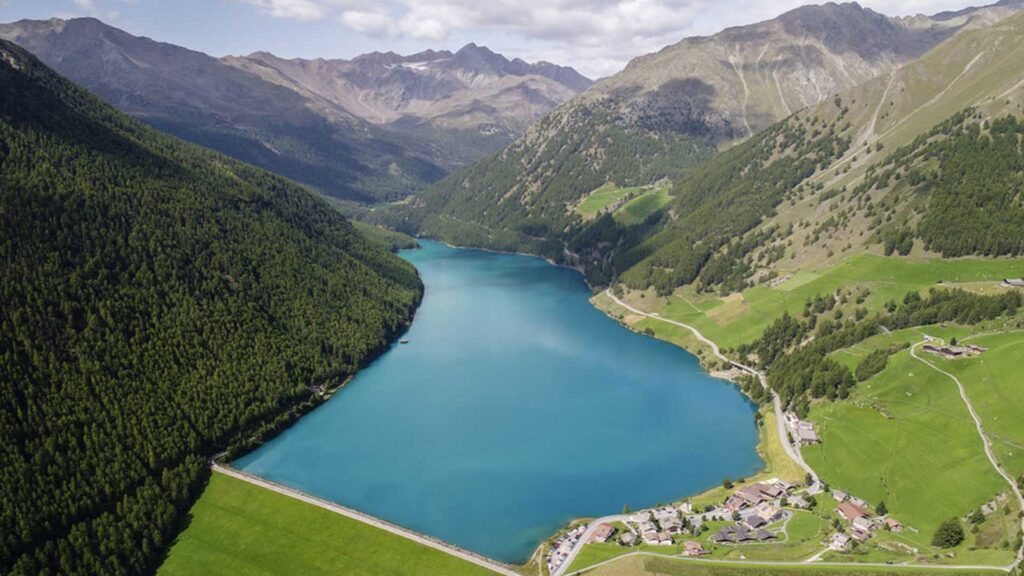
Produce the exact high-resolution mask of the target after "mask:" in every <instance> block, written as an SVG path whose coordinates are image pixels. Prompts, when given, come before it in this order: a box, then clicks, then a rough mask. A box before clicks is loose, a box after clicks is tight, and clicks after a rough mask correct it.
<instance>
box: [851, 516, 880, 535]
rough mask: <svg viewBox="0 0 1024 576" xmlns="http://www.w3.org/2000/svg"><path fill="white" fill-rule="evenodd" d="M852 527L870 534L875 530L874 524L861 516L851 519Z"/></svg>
mask: <svg viewBox="0 0 1024 576" xmlns="http://www.w3.org/2000/svg"><path fill="white" fill-rule="evenodd" d="M853 527H854V528H855V529H857V530H863V531H864V532H871V531H872V530H874V529H875V524H874V522H872V521H871V520H870V519H869V518H868V517H867V516H861V517H860V518H854V519H853Z"/></svg>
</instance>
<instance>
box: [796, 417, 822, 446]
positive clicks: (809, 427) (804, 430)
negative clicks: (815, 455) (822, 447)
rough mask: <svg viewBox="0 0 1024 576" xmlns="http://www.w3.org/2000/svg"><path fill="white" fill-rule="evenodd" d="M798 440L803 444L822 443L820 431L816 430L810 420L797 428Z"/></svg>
mask: <svg viewBox="0 0 1024 576" xmlns="http://www.w3.org/2000/svg"><path fill="white" fill-rule="evenodd" d="M796 441H797V442H799V443H800V445H801V446H806V445H808V444H820V443H821V438H818V433H817V432H815V431H814V425H813V424H811V423H810V422H801V423H800V426H799V427H797V429H796Z"/></svg>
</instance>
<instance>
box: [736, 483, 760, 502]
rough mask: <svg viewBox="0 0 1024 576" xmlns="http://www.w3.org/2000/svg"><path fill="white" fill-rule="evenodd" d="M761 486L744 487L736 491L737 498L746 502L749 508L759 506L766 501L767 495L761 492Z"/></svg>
mask: <svg viewBox="0 0 1024 576" xmlns="http://www.w3.org/2000/svg"><path fill="white" fill-rule="evenodd" d="M760 486H761V485H760V484H751V485H750V486H744V487H743V488H740V489H739V490H737V491H736V494H735V496H737V497H739V498H742V499H743V500H746V502H747V504H748V505H749V506H757V505H758V504H760V503H761V502H764V501H765V500H766V498H765V495H764V494H763V493H762V492H761V488H760Z"/></svg>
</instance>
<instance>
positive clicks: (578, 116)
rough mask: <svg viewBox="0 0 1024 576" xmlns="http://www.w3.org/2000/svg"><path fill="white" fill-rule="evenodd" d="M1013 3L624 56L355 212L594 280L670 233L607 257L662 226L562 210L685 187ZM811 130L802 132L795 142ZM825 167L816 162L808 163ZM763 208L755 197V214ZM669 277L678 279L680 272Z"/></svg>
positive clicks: (828, 18) (816, 10)
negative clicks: (423, 178)
mask: <svg viewBox="0 0 1024 576" xmlns="http://www.w3.org/2000/svg"><path fill="white" fill-rule="evenodd" d="M1020 8H1021V3H1020V2H1019V0H1005V1H1003V2H1000V3H998V4H995V5H992V6H988V7H983V8H968V9H965V10H962V11H960V12H957V13H943V14H936V15H934V16H930V17H929V16H918V17H914V18H890V17H887V16H883V15H881V14H878V13H876V12H873V11H871V10H870V9H866V8H863V7H861V6H859V5H857V4H855V3H844V4H834V3H829V4H825V5H821V6H805V7H802V8H798V9H796V10H792V11H790V12H787V13H785V14H783V15H781V16H779V17H778V18H775V19H772V20H768V21H765V22H760V23H757V24H752V25H749V26H741V27H736V28H730V29H727V30H724V31H722V32H720V33H718V34H715V35H713V36H708V37H694V38H687V39H684V40H683V41H681V42H679V43H677V44H674V45H672V46H668V47H666V48H664V49H662V50H660V51H658V52H656V53H653V54H648V55H645V56H642V57H639V58H636V59H635V60H633V61H632V62H631V63H630V64H629V65H628V66H627V67H626V69H625V70H623V71H622V72H620V73H618V74H615V75H614V76H611V77H609V78H607V79H604V80H602V81H600V82H598V83H597V84H595V85H594V87H592V88H591V89H590V90H588V91H587V92H586V93H584V94H581V95H580V96H577V97H576V98H574V99H572V100H570V101H569V102H567V103H566V104H564V105H562V106H560V107H559V108H557V109H556V110H554V111H553V112H551V113H550V114H549V115H547V116H546V117H544V118H543V119H541V120H540V121H538V122H537V123H536V124H535V125H534V126H533V127H531V129H530V130H528V131H527V132H526V133H525V134H524V135H523V136H522V137H520V138H519V139H518V140H517V141H516V142H514V143H513V144H512V145H511V146H509V147H508V148H507V149H505V150H504V151H502V152H501V153H499V154H498V155H496V156H494V157H492V158H489V159H486V160H483V161H481V162H479V163H478V164H476V165H474V166H471V167H469V168H467V169H464V170H461V171H458V172H455V173H453V174H451V175H449V176H448V177H447V178H445V179H444V180H442V181H440V182H439V183H437V184H435V185H433V186H432V187H430V188H428V190H427V191H426V192H425V193H424V195H423V196H422V198H418V199H416V200H415V201H414V202H412V203H411V204H402V205H399V206H394V207H392V208H390V209H389V210H384V211H379V210H378V211H374V212H373V213H372V214H370V215H369V216H368V217H369V218H371V219H375V220H376V221H378V222H380V223H383V224H387V225H390V226H395V227H401V228H403V229H404V230H406V231H419V232H422V233H425V234H428V235H432V236H437V237H442V238H444V239H446V240H448V241H451V242H455V243H459V244H467V245H477V246H486V247H491V248H498V249H504V250H511V249H514V250H526V251H532V252H536V253H540V254H543V255H545V256H548V257H550V258H554V259H557V260H560V261H565V262H569V263H573V264H577V265H579V266H581V267H585V268H587V269H588V274H589V275H590V276H591V277H592V279H594V280H595V281H596V282H599V283H604V282H607V281H608V280H609V279H610V278H613V277H615V276H616V275H617V274H618V273H621V272H622V271H623V270H624V268H623V264H629V263H631V262H635V261H636V260H637V259H638V258H639V259H642V258H643V257H644V255H645V253H650V252H651V251H652V250H653V249H655V248H661V247H662V246H663V245H664V244H666V243H668V242H669V241H668V240H666V239H659V240H657V241H655V244H654V245H648V246H647V247H645V248H643V249H642V250H641V251H640V252H633V253H632V254H631V255H630V256H628V258H627V259H626V261H623V262H619V263H612V262H610V261H609V254H608V253H609V250H610V249H618V248H619V247H620V246H621V245H623V244H625V245H626V246H628V247H631V246H632V245H633V244H635V243H636V240H637V238H644V237H647V236H649V235H650V234H651V232H652V231H657V230H658V229H660V228H661V227H660V226H651V223H650V222H644V223H641V224H640V226H642V227H645V228H648V229H649V230H640V229H636V228H634V229H631V230H626V229H624V228H623V229H620V230H612V228H613V226H612V224H611V223H610V222H608V221H607V219H598V221H597V222H596V223H591V222H587V221H585V219H581V218H580V217H579V215H578V214H576V213H575V212H574V207H575V206H576V205H578V204H579V202H580V201H581V200H582V199H584V198H586V197H587V196H588V195H589V194H591V193H593V192H595V191H596V190H598V189H600V188H601V187H602V186H606V185H608V186H617V187H635V186H642V185H649V184H654V183H656V182H658V181H660V180H661V179H663V178H669V179H672V180H677V181H685V180H687V179H688V178H689V177H690V170H691V169H692V168H694V167H695V166H698V165H700V164H701V163H703V162H704V161H706V160H708V159H709V158H711V157H713V156H715V154H716V152H718V150H719V149H725V148H728V147H729V146H731V145H732V144H735V143H736V142H739V141H742V140H745V139H747V138H750V137H754V138H757V137H758V136H757V134H758V132H759V131H760V130H762V129H765V128H768V127H770V126H772V124H773V123H775V122H777V121H780V120H783V119H785V118H787V117H789V116H790V115H792V114H793V113H794V112H796V111H798V110H800V109H802V108H805V107H807V106H813V105H816V104H819V103H827V102H829V101H830V100H831V98H832V96H833V95H834V94H835V93H836V92H840V91H842V90H845V89H849V88H852V87H854V86H857V85H859V84H861V83H864V82H867V81H869V80H870V79H872V78H874V77H876V76H878V75H880V74H886V73H891V72H892V71H893V70H895V69H896V68H898V67H899V66H900V65H902V64H905V63H908V62H911V61H913V60H914V59H916V58H918V57H919V56H921V55H922V54H924V53H925V52H927V51H928V50H929V49H931V48H933V47H935V46H936V45H938V44H939V43H941V42H943V41H945V40H947V39H950V38H956V37H957V36H959V35H961V34H964V33H967V32H970V31H972V30H982V29H984V28H986V27H987V26H989V25H991V24H992V23H993V22H996V21H998V20H999V19H1000V18H1003V17H1006V16H1008V15H1010V14H1013V13H1014V12H1015V11H1018V10H1019V9H1020ZM847 121H849V120H847ZM841 127H842V126H840V127H837V129H838V128H841ZM811 130H812V132H813V130H814V128H812V129H811ZM818 136H819V135H816V134H808V135H807V140H808V142H810V141H811V140H817V139H818ZM800 137H803V136H802V135H801V136H800ZM852 142H853V141H852V139H850V142H848V144H852ZM790 144H792V145H798V146H799V145H803V143H796V142H792V141H791V142H788V143H787V145H790ZM839 152H840V153H841V152H845V150H844V151H839ZM731 158H735V156H732V157H731ZM723 162H732V160H723ZM827 165H828V162H825V163H823V164H822V163H819V165H818V169H824V168H826V167H827ZM731 168H733V169H735V168H736V166H735V165H733V166H731ZM798 181H799V180H797V182H798ZM712 196H713V194H712ZM759 202H760V201H759ZM677 203H679V204H687V203H690V201H689V200H679V201H678V202H677ZM772 204H773V202H771V201H769V202H760V206H759V208H761V209H763V208H764V206H765V205H767V206H769V207H771V205H772ZM721 206H722V207H724V206H725V204H721ZM674 212H675V215H676V216H678V215H679V213H678V211H677V210H676V211H674ZM744 218H747V217H746V216H744ZM748 224H749V223H748ZM620 228H621V227H620ZM741 232H742V231H741ZM698 236H699V234H698ZM595 240H596V242H597V244H599V246H598V245H595V243H594V241H595ZM689 240H690V239H687V241H689ZM679 241H680V242H682V241H683V240H679ZM566 247H567V248H568V249H569V253H568V254H566V253H564V251H563V248H566ZM717 248H718V247H717V246H711V247H710V248H708V249H709V250H711V251H714V250H716V249H717ZM620 251H621V250H620ZM687 257H689V256H687ZM705 257H707V256H706V255H705ZM654 266H655V267H658V268H660V267H662V266H661V265H660V264H657V263H655V264H654ZM627 267H628V266H627ZM689 268H692V267H689ZM670 275H673V276H676V277H677V278H676V279H673V280H671V282H678V281H682V280H684V279H687V278H690V277H691V276H693V272H692V270H687V271H684V272H680V273H674V272H672V273H670ZM651 276H652V275H651V273H649V272H642V273H640V277H637V276H636V275H634V278H633V279H632V280H631V282H632V283H637V282H640V281H652V282H653V281H657V282H659V283H666V282H668V280H667V279H665V278H651ZM644 278H648V280H644ZM671 282H669V283H671Z"/></svg>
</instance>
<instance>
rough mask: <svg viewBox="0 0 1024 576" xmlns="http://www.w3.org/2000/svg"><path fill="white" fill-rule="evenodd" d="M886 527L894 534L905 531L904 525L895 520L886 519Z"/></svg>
mask: <svg viewBox="0 0 1024 576" xmlns="http://www.w3.org/2000/svg"><path fill="white" fill-rule="evenodd" d="M885 527H886V528H888V529H889V530H890V531H892V532H902V531H903V524H900V521H899V520H896V519H895V518H886V519H885Z"/></svg>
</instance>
